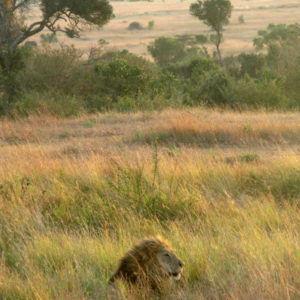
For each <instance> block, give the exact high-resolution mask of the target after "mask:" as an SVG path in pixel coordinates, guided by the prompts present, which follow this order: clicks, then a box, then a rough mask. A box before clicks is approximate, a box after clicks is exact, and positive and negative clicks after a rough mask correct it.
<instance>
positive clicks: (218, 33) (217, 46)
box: [216, 31, 223, 65]
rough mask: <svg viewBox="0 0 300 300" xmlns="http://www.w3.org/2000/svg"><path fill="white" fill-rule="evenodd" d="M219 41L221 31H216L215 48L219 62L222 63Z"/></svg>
mask: <svg viewBox="0 0 300 300" xmlns="http://www.w3.org/2000/svg"><path fill="white" fill-rule="evenodd" d="M221 42H222V33H221V32H219V31H218V32H217V42H216V48H217V54H218V60H219V64H220V65H223V60H222V55H221V50H220V45H221Z"/></svg>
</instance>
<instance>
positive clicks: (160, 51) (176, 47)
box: [148, 37, 186, 66]
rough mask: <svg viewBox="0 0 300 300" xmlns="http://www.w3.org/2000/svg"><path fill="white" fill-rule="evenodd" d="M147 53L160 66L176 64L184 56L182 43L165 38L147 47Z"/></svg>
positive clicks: (158, 39)
mask: <svg viewBox="0 0 300 300" xmlns="http://www.w3.org/2000/svg"><path fill="white" fill-rule="evenodd" d="M148 51H149V52H150V54H151V55H152V57H153V58H154V60H155V61H156V62H157V64H159V65H160V66H166V65H168V64H170V63H175V62H178V61H180V60H182V59H183V58H184V57H185V55H186V51H185V45H184V43H182V42H181V41H178V40H177V39H174V38H166V37H160V38H157V39H156V40H155V41H154V43H151V44H150V45H149V46H148Z"/></svg>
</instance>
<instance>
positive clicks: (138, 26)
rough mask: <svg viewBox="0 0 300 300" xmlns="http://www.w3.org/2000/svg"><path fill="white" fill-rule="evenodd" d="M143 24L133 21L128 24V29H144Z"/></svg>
mask: <svg viewBox="0 0 300 300" xmlns="http://www.w3.org/2000/svg"><path fill="white" fill-rule="evenodd" d="M143 29H144V28H143V26H142V25H141V24H140V23H139V22H132V23H130V24H129V26H128V30H143Z"/></svg>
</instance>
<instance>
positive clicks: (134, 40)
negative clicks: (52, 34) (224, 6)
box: [27, 0, 300, 59]
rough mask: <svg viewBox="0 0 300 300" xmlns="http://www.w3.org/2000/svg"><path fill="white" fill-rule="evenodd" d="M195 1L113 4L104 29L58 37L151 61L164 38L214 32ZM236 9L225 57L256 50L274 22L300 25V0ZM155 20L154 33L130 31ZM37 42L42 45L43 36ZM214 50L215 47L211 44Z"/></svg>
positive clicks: (260, 0)
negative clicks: (193, 10) (153, 45)
mask: <svg viewBox="0 0 300 300" xmlns="http://www.w3.org/2000/svg"><path fill="white" fill-rule="evenodd" d="M192 2H194V1H192V0H188V1H180V0H164V1H157V0H155V1H153V2H147V1H140V2H111V4H112V6H113V8H114V14H115V18H114V19H113V20H111V21H110V22H109V23H108V24H107V25H105V26H104V27H103V28H102V29H100V30H99V29H97V30H95V29H92V30H90V31H87V32H85V33H83V34H82V36H81V38H80V39H67V38H66V37H65V36H64V35H58V39H59V41H60V42H64V43H66V44H74V45H75V46H76V48H79V49H82V50H84V51H88V50H89V49H90V48H91V47H95V46H97V45H98V40H99V39H105V40H106V41H107V42H108V43H109V44H108V45H106V46H105V47H104V50H122V49H128V50H129V51H130V52H132V53H135V54H138V55H143V56H145V57H147V58H150V59H151V56H150V54H149V53H148V51H147V46H148V45H149V43H150V42H152V41H154V40H155V39H156V38H158V37H160V36H175V35H185V34H210V33H211V32H210V29H209V28H208V27H207V26H206V25H204V24H203V22H200V21H199V20H198V19H196V18H195V17H193V16H191V15H190V12H189V6H190V4H191V3H192ZM231 2H232V4H233V6H234V9H233V12H232V17H231V20H230V25H229V26H226V29H225V32H224V43H223V44H222V51H223V53H224V55H235V54H239V53H240V52H243V51H246V52H247V51H253V45H252V40H253V38H254V37H256V36H257V32H258V31H259V30H263V29H265V28H266V27H267V26H268V25H269V24H270V23H274V24H292V23H297V22H299V19H300V3H299V1H286V0H232V1H231ZM240 15H243V16H244V19H245V23H244V24H239V22H238V18H239V16H240ZM27 17H28V19H29V21H30V22H32V21H37V20H38V18H39V10H38V9H36V8H31V9H30V10H29V11H28V12H27ZM149 21H154V23H155V26H154V28H153V30H147V29H145V30H134V31H129V30H128V29H127V28H128V26H129V24H130V23H131V22H139V23H140V24H141V25H142V26H143V27H144V28H147V25H148V22H149ZM33 40H35V41H37V42H40V38H39V35H37V36H36V37H33ZM207 47H208V50H209V51H212V50H214V47H213V45H210V44H208V45H207Z"/></svg>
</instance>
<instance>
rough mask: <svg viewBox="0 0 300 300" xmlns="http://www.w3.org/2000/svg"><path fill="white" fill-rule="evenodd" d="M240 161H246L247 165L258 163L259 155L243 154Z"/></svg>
mask: <svg viewBox="0 0 300 300" xmlns="http://www.w3.org/2000/svg"><path fill="white" fill-rule="evenodd" d="M240 159H241V161H245V162H247V163H250V162H256V161H258V160H259V155H258V154H257V153H247V154H242V155H241V156H240Z"/></svg>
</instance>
